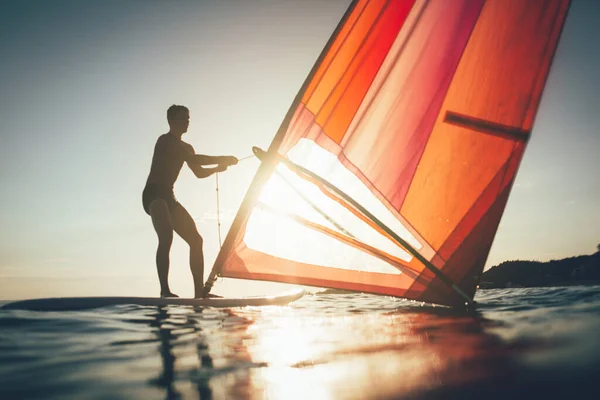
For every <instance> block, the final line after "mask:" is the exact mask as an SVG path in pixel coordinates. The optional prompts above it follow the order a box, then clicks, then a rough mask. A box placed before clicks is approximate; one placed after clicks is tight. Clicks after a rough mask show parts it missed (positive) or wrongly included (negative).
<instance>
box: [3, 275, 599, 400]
mask: <svg viewBox="0 0 600 400" xmlns="http://www.w3.org/2000/svg"><path fill="white" fill-rule="evenodd" d="M476 300H477V301H478V302H479V307H478V309H477V311H476V312H475V313H473V314H465V313H461V312H457V311H453V310H450V309H446V308H442V307H431V306H424V305H421V304H418V303H414V302H410V301H406V300H401V299H394V298H389V297H381V296H372V295H364V294H352V295H334V294H329V295H325V294H315V295H307V296H305V297H304V298H302V299H301V300H299V301H297V302H295V303H292V304H290V305H289V306H285V307H274V306H272V307H261V308H252V307H249V308H237V309H210V308H206V309H200V308H192V307H181V306H169V307H162V308H159V307H139V306H116V307H115V306H112V307H106V308H101V309H96V310H88V311H72V312H31V311H8V310H0V399H178V398H181V399H198V398H202V399H211V398H212V399H238V398H239V399H421V398H422V399H470V398H472V399H521V398H522V399H533V398H540V399H563V398H564V399H566V398H571V397H576V398H578V399H588V398H589V399H599V398H600V340H599V339H598V336H599V333H600V287H598V286H597V287H563V288H531V289H502V290H500V289H494V290H481V291H480V292H479V293H478V295H477V297H476Z"/></svg>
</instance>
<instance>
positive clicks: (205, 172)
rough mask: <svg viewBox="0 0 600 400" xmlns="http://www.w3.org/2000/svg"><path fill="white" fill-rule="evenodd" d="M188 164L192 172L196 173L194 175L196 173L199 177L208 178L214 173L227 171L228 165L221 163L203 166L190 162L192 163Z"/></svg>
mask: <svg viewBox="0 0 600 400" xmlns="http://www.w3.org/2000/svg"><path fill="white" fill-rule="evenodd" d="M188 165H189V167H190V169H191V170H192V172H193V173H194V175H196V177H197V178H208V177H209V176H211V175H212V174H214V173H216V172H223V171H225V170H226V169H227V167H228V166H227V165H225V164H219V165H217V166H216V167H213V168H203V167H202V166H201V165H196V164H190V163H188Z"/></svg>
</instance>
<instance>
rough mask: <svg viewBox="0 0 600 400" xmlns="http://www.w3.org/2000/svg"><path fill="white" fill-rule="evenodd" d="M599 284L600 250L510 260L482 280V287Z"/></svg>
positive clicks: (480, 286) (492, 270) (495, 268)
mask: <svg viewBox="0 0 600 400" xmlns="http://www.w3.org/2000/svg"><path fill="white" fill-rule="evenodd" d="M599 247H600V246H599ZM595 285H600V251H598V252H596V253H594V254H590V255H583V256H577V257H569V258H564V259H562V260H551V261H546V262H541V261H521V260H517V261H506V262H503V263H501V264H499V265H497V266H494V267H492V268H490V269H489V270H487V271H485V272H484V273H483V275H482V277H481V280H480V282H479V288H480V289H497V288H515V287H550V286H595Z"/></svg>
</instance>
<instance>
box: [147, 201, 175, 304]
mask: <svg viewBox="0 0 600 400" xmlns="http://www.w3.org/2000/svg"><path fill="white" fill-rule="evenodd" d="M149 210H150V216H151V217H152V224H153V225H154V230H155V231H156V235H157V236H158V248H157V249H156V269H157V271H158V280H159V282H160V296H161V297H177V296H176V295H174V294H173V293H171V290H170V289H169V251H170V250H171V243H173V224H172V222H171V214H170V212H169V207H168V206H167V202H166V201H165V200H163V199H156V200H154V201H153V202H152V203H151V204H150V207H149Z"/></svg>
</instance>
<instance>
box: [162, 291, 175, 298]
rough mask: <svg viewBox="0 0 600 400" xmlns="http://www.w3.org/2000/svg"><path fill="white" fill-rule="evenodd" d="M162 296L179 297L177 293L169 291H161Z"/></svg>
mask: <svg viewBox="0 0 600 400" xmlns="http://www.w3.org/2000/svg"><path fill="white" fill-rule="evenodd" d="M160 297H179V296H177V295H176V294H175V293H171V292H170V291H168V292H160Z"/></svg>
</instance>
